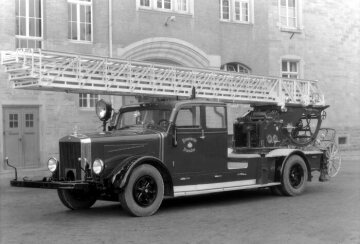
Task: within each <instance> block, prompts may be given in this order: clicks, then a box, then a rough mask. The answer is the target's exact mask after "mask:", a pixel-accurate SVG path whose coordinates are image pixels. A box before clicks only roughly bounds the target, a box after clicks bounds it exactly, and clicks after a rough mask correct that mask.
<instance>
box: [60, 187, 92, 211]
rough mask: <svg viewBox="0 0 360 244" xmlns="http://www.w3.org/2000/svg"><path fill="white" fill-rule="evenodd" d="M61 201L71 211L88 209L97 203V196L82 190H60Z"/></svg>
mask: <svg viewBox="0 0 360 244" xmlns="http://www.w3.org/2000/svg"><path fill="white" fill-rule="evenodd" d="M57 192H58V195H59V198H60V201H61V202H62V203H63V204H64V205H65V206H66V207H67V208H69V209H71V210H77V209H87V208H90V207H91V206H92V205H94V203H95V202H96V195H95V194H92V193H91V192H85V191H81V190H65V189H58V191H57Z"/></svg>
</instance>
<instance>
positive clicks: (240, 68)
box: [221, 63, 250, 74]
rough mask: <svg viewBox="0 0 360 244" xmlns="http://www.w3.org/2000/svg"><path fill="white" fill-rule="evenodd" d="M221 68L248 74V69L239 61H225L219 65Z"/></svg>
mask: <svg viewBox="0 0 360 244" xmlns="http://www.w3.org/2000/svg"><path fill="white" fill-rule="evenodd" d="M221 69H222V70H225V71H231V72H237V73H242V74H250V69H249V68H248V67H246V66H245V65H243V64H241V63H227V64H224V65H222V66H221Z"/></svg>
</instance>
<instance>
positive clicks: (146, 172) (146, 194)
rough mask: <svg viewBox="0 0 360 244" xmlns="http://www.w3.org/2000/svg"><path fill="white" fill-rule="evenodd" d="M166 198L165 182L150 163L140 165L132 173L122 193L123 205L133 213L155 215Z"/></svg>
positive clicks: (136, 214)
mask: <svg viewBox="0 0 360 244" xmlns="http://www.w3.org/2000/svg"><path fill="white" fill-rule="evenodd" d="M163 198H164V182H163V179H162V176H161V174H160V173H159V171H158V170H157V169H156V168H155V167H153V166H151V165H148V164H144V165H140V166H139V167H137V168H135V170H134V172H133V173H132V174H131V176H130V179H129V182H128V184H127V186H126V187H125V189H124V191H123V192H121V193H120V195H119V200H120V203H121V206H122V207H123V208H124V209H125V210H126V211H127V212H128V213H130V214H131V215H134V216H138V217H144V216H150V215H153V214H154V213H155V212H156V211H157V210H158V209H159V207H160V205H161V202H162V200H163Z"/></svg>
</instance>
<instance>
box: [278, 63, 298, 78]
mask: <svg viewBox="0 0 360 244" xmlns="http://www.w3.org/2000/svg"><path fill="white" fill-rule="evenodd" d="M281 77H284V78H294V79H298V78H299V61H294V60H282V62H281Z"/></svg>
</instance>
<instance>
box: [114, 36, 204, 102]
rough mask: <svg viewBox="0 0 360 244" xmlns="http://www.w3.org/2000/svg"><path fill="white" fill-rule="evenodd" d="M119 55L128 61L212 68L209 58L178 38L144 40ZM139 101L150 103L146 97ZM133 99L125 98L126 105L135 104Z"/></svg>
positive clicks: (119, 51) (128, 47)
mask: <svg viewBox="0 0 360 244" xmlns="http://www.w3.org/2000/svg"><path fill="white" fill-rule="evenodd" d="M118 55H119V56H120V57H121V58H123V59H127V60H136V61H149V62H154V63H160V64H166V65H177V66H186V67H194V68H207V67H209V66H210V60H209V56H208V55H207V54H206V53H205V52H204V51H202V50H201V49H199V48H198V47H196V46H194V45H193V44H191V43H188V42H185V41H183V40H179V39H176V38H166V37H157V38H149V39H144V40H141V41H138V42H135V43H132V44H130V45H128V46H127V47H125V48H122V49H118ZM136 100H138V101H150V100H153V99H149V98H146V97H138V98H137V99H136ZM136 100H134V98H131V97H125V98H124V101H123V102H124V104H129V103H133V102H135V101H136Z"/></svg>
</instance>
